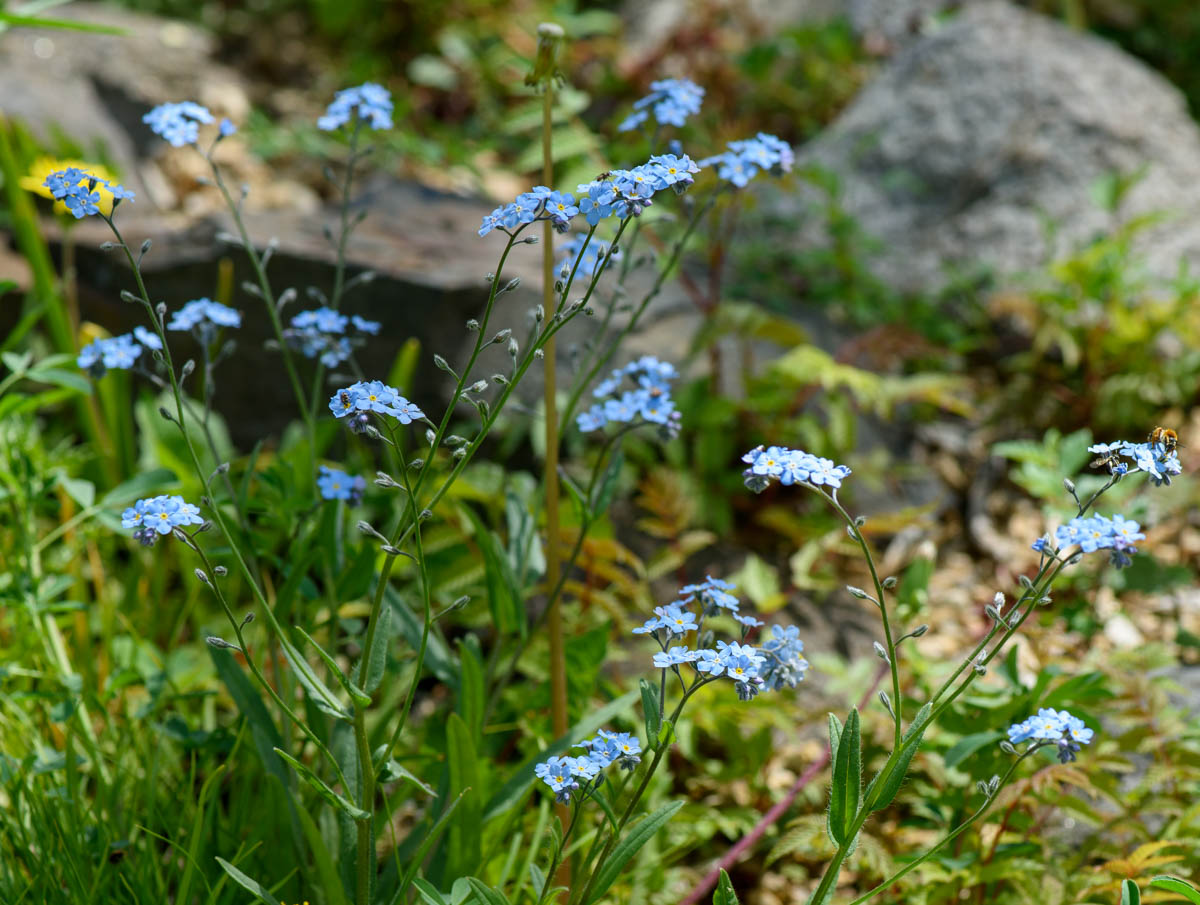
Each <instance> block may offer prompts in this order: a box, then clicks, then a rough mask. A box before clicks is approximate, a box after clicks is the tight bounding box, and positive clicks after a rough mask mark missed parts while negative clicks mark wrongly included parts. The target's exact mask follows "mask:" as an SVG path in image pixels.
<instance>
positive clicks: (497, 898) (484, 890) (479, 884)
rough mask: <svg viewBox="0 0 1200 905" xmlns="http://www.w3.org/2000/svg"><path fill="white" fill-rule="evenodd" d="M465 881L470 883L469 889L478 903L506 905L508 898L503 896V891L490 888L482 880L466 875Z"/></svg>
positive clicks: (483, 904) (482, 904)
mask: <svg viewBox="0 0 1200 905" xmlns="http://www.w3.org/2000/svg"><path fill="white" fill-rule="evenodd" d="M467 882H468V883H470V884H471V890H472V891H473V892H474V893H475V898H477V899H479V902H480V905H508V899H506V898H504V893H502V892H500V891H499V890H497V889H492V887H490V886H488V885H487V884H486V883H484V882H483V881H482V880H477V879H475V878H474V877H467Z"/></svg>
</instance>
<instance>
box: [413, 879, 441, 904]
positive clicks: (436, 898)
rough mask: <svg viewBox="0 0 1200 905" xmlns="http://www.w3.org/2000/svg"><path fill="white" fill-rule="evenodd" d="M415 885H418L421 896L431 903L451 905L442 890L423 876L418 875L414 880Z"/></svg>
mask: <svg viewBox="0 0 1200 905" xmlns="http://www.w3.org/2000/svg"><path fill="white" fill-rule="evenodd" d="M413 886H415V887H417V892H419V893H420V894H421V898H422V899H424V900H425V901H426V902H427V903H429V905H450V903H449V902H447V901H446V897H445V896H443V895H442V893H441V891H440V890H438V888H437V887H436V886H434V885H433V884H432V883H430V882H429V881H428V880H426V879H424V878H423V877H417V878H416V879H415V880H413Z"/></svg>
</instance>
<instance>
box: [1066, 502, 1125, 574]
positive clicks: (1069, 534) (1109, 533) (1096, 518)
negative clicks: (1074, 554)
mask: <svg viewBox="0 0 1200 905" xmlns="http://www.w3.org/2000/svg"><path fill="white" fill-rule="evenodd" d="M1145 539H1146V535H1145V534H1143V533H1142V532H1141V526H1140V525H1139V524H1138V523H1137V522H1135V521H1133V520H1132V519H1127V518H1125V517H1124V516H1122V515H1114V516H1113V517H1112V518H1111V519H1109V518H1105V517H1104V516H1103V515H1099V514H1096V515H1092V516H1087V517H1085V518H1081V517H1078V516H1077V517H1075V518H1073V519H1071V521H1069V522H1067V524H1065V525H1060V526H1059V527H1058V528H1057V529H1055V532H1054V540H1055V543H1057V544H1058V546H1059V547H1067V546H1070V545H1072V544H1078V545H1079V549H1080V550H1081V551H1083V552H1084V553H1095V552H1096V551H1097V550H1111V551H1112V553H1111V560H1112V563H1113V565H1115V566H1117V567H1118V568H1123V567H1124V566H1127V565H1129V564H1130V562H1131V560H1130V558H1129V554H1131V553H1137V547H1135V546H1134V543H1135V542H1136V541H1139V540H1145Z"/></svg>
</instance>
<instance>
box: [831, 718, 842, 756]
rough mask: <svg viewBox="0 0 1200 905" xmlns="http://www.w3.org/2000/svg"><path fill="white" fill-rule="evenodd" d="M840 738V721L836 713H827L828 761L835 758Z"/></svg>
mask: <svg viewBox="0 0 1200 905" xmlns="http://www.w3.org/2000/svg"><path fill="white" fill-rule="evenodd" d="M841 740H842V721H841V720H839V719H838V718H837V714H835V713H831V714H829V761H830V763H833V762H834V761H836V760H837V753H838V742H840V741H841Z"/></svg>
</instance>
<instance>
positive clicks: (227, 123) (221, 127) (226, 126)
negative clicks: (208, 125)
mask: <svg viewBox="0 0 1200 905" xmlns="http://www.w3.org/2000/svg"><path fill="white" fill-rule="evenodd" d="M236 131H237V126H235V125H234V124H233V120H231V119H230V118H229V117H227V116H225V117H222V118H221V121H220V122H219V123H218V124H217V133H218V134H219V135H220V136H221V137H222V138H228V137H229V136H230V135H232V134H233V133H235V132H236Z"/></svg>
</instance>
